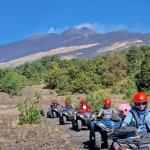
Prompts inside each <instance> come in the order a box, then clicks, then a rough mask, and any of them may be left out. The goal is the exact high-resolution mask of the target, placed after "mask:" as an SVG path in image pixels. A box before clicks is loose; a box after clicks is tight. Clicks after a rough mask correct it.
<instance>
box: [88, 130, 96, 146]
mask: <svg viewBox="0 0 150 150" xmlns="http://www.w3.org/2000/svg"><path fill="white" fill-rule="evenodd" d="M89 141H90V147H94V141H95V136H94V131H93V130H90V134H89Z"/></svg>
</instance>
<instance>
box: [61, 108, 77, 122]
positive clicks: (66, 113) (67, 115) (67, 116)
mask: <svg viewBox="0 0 150 150" xmlns="http://www.w3.org/2000/svg"><path fill="white" fill-rule="evenodd" d="M75 113H76V111H75V110H74V109H70V110H68V109H62V111H61V112H60V115H59V123H60V124H61V125H65V124H66V123H67V122H68V121H72V119H73V117H74V115H75Z"/></svg>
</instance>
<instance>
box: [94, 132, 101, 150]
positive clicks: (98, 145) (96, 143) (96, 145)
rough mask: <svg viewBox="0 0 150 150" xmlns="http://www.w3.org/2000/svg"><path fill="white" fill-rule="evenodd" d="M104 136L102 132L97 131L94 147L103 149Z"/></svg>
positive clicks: (97, 149) (99, 149)
mask: <svg viewBox="0 0 150 150" xmlns="http://www.w3.org/2000/svg"><path fill="white" fill-rule="evenodd" d="M101 143H102V136H101V133H100V132H95V143H94V147H95V149H96V150H101Z"/></svg>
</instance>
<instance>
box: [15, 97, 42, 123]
mask: <svg viewBox="0 0 150 150" xmlns="http://www.w3.org/2000/svg"><path fill="white" fill-rule="evenodd" d="M17 107H18V109H19V111H20V113H19V124H21V125H22V124H27V123H29V124H36V123H40V122H41V114H40V110H39V107H38V106H37V105H35V104H34V103H33V100H32V99H31V98H30V97H27V98H26V99H25V100H24V101H23V102H19V103H18V104H17Z"/></svg>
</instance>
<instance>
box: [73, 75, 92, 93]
mask: <svg viewBox="0 0 150 150" xmlns="http://www.w3.org/2000/svg"><path fill="white" fill-rule="evenodd" d="M71 84H72V93H88V92H89V91H92V90H93V89H94V84H93V82H92V81H91V79H90V78H89V77H88V76H87V75H86V74H85V73H84V72H81V73H79V74H78V75H77V76H76V79H74V80H73V81H72V83H71Z"/></svg>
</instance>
